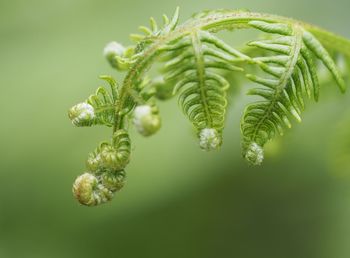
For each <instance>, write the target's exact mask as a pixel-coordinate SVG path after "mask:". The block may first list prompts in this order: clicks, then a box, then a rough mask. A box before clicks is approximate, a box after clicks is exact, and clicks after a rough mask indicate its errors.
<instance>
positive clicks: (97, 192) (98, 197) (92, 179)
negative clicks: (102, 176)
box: [73, 173, 113, 206]
mask: <svg viewBox="0 0 350 258" xmlns="http://www.w3.org/2000/svg"><path fill="white" fill-rule="evenodd" d="M73 194H74V196H75V198H77V200H78V201H79V202H80V203H81V204H83V205H86V206H95V205H98V204H101V203H105V202H107V201H109V200H110V199H112V197H113V192H112V191H110V190H109V189H108V188H106V187H105V186H104V185H102V184H100V183H99V182H98V179H97V178H96V176H94V175H92V174H90V173H84V174H82V175H80V176H79V177H78V178H77V179H76V180H75V182H74V184H73Z"/></svg>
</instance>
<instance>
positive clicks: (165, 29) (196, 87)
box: [69, 8, 350, 206]
mask: <svg viewBox="0 0 350 258" xmlns="http://www.w3.org/2000/svg"><path fill="white" fill-rule="evenodd" d="M178 19H179V8H177V9H176V11H175V13H174V15H173V17H172V18H171V19H169V18H168V17H167V16H166V15H163V25H162V26H161V27H160V26H158V24H157V23H156V21H155V19H153V18H151V19H150V28H148V27H144V26H141V27H140V31H141V32H142V33H143V34H132V35H131V38H132V40H133V41H134V42H135V44H134V45H131V46H129V47H124V46H122V45H121V44H119V43H117V42H111V43H109V44H108V45H107V46H106V47H105V49H104V55H105V57H106V58H107V60H108V61H109V63H110V65H111V66H112V67H113V68H115V69H116V70H117V71H124V72H126V75H125V79H124V81H123V83H121V84H118V83H117V82H116V81H115V80H114V79H113V78H112V77H111V76H102V77H101V78H102V79H103V80H105V81H106V82H107V83H108V84H109V85H110V92H108V91H107V90H106V89H105V88H103V87H100V88H98V89H97V91H96V93H95V94H94V95H91V96H90V97H89V98H88V99H87V100H86V101H85V102H83V103H79V104H77V105H75V106H74V107H72V108H71V109H70V110H69V118H70V119H71V120H72V123H73V125H75V126H92V125H105V126H108V127H112V128H113V129H112V137H111V141H110V142H103V143H101V144H99V145H98V147H97V148H96V150H95V151H94V152H92V153H91V154H90V155H89V157H88V160H87V165H86V167H87V172H85V173H84V174H82V175H81V176H79V177H78V178H77V179H76V181H75V182H74V185H73V193H74V195H75V197H76V198H77V199H78V201H79V202H80V203H81V204H83V205H87V206H95V205H98V204H101V203H105V202H107V201H109V200H110V199H111V198H112V197H113V195H114V193H115V192H117V191H119V190H120V189H121V188H122V187H123V186H124V184H125V178H126V177H125V171H124V169H125V167H126V165H127V164H128V163H129V160H130V152H131V142H130V138H129V135H128V128H129V122H130V121H132V123H133V124H134V126H135V127H136V129H137V131H138V132H139V133H140V134H142V135H143V136H151V135H153V134H154V133H156V132H157V131H158V130H159V129H160V127H161V120H160V115H159V108H158V107H157V100H166V99H170V98H172V97H174V96H177V97H178V102H179V105H180V106H181V108H182V110H183V112H184V114H185V115H186V116H187V118H188V120H189V121H190V123H191V124H192V125H193V127H194V129H195V130H196V133H197V135H198V138H199V146H200V148H202V149H203V150H205V151H211V150H217V149H219V148H220V146H221V144H222V142H223V139H222V133H223V129H224V126H225V112H226V108H227V98H228V97H230V96H228V91H227V90H228V88H229V87H235V86H236V85H230V80H228V79H227V77H226V76H225V74H228V73H242V74H245V75H246V78H247V79H248V80H250V81H252V82H254V83H256V84H257V85H258V86H257V87H256V88H253V89H250V90H249V91H248V95H256V96H259V97H261V100H260V101H256V102H253V103H250V104H248V106H247V107H246V108H245V110H244V112H243V116H242V119H241V133H242V153H243V156H244V157H245V159H246V160H247V161H248V162H249V163H250V164H252V165H260V164H261V163H262V161H263V158H264V151H263V148H264V145H265V144H266V143H267V142H268V141H270V140H271V139H273V138H274V136H275V135H276V134H280V135H283V133H284V131H285V129H286V128H290V127H291V124H292V121H291V119H292V118H294V119H295V120H297V121H298V122H300V121H301V113H302V111H303V110H304V99H305V98H311V97H313V99H314V100H315V101H318V99H319V92H320V81H319V76H318V73H319V71H318V67H319V66H318V64H317V63H318V62H319V61H320V62H322V63H323V64H324V66H325V67H326V68H327V70H328V71H329V72H330V74H331V75H332V76H333V78H334V81H335V83H336V84H337V85H338V87H339V89H340V91H341V92H345V89H346V87H345V82H344V79H343V78H342V75H343V74H342V72H341V71H340V69H338V68H337V64H336V58H334V57H335V56H342V58H343V60H345V62H346V63H347V65H348V66H349V63H350V62H349V61H350V41H348V40H347V39H345V38H343V37H340V36H337V35H335V34H332V33H330V32H327V31H325V30H323V29H320V28H318V27H315V26H313V25H310V24H307V23H303V22H300V21H296V20H292V19H289V18H285V17H280V16H275V15H269V14H260V13H254V12H248V11H240V10H214V11H205V12H201V13H198V14H195V15H194V16H193V17H192V18H190V19H189V20H187V21H185V22H184V23H183V24H181V25H179V24H178ZM240 29H255V30H257V31H260V32H261V33H262V34H263V35H264V37H263V38H262V39H257V40H254V41H251V42H248V44H247V45H248V46H249V47H250V48H253V49H256V50H259V51H251V52H250V51H243V50H242V51H240V50H238V49H235V48H233V47H232V46H230V45H228V44H227V43H225V42H224V41H223V40H221V39H219V38H218V37H217V36H216V35H215V34H216V33H217V32H219V31H223V30H240ZM257 53H258V54H257ZM155 63H162V69H161V70H160V74H159V76H158V77H156V78H152V77H151V76H150V73H149V70H150V68H151V67H152V65H153V64H155ZM247 67H248V68H249V67H258V68H259V69H260V70H261V71H260V72H259V71H257V70H256V69H255V70H253V71H255V72H256V73H255V74H253V73H252V72H250V73H249V72H248V71H247ZM259 69H258V70H259Z"/></svg>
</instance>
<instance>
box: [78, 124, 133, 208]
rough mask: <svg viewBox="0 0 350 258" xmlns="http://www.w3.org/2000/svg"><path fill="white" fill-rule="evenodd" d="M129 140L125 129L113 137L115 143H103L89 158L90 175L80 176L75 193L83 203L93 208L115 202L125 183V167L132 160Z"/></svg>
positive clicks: (87, 164) (87, 173)
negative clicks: (114, 196)
mask: <svg viewBox="0 0 350 258" xmlns="http://www.w3.org/2000/svg"><path fill="white" fill-rule="evenodd" d="M130 150H131V144H130V138H129V135H128V133H127V132H126V131H125V130H118V131H116V132H115V133H114V134H113V138H112V143H108V142H103V143H101V144H100V145H99V146H98V147H97V149H96V150H95V151H94V152H92V153H91V154H90V155H89V158H88V160H87V162H86V166H87V169H88V172H86V173H84V174H83V175H81V176H79V177H78V178H77V179H76V181H75V183H74V186H73V193H74V195H75V196H76V198H77V199H78V200H79V202H80V203H82V204H84V205H87V206H93V205H98V204H100V203H104V202H106V201H108V200H110V199H112V197H113V195H114V193H115V192H116V191H119V190H120V189H121V188H122V187H123V186H124V184H125V177H126V176H125V172H124V168H125V167H126V165H127V164H128V163H129V160H130Z"/></svg>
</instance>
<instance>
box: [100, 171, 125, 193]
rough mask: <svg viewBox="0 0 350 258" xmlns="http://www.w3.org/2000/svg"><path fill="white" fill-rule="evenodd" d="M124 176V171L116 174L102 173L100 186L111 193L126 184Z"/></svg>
mask: <svg viewBox="0 0 350 258" xmlns="http://www.w3.org/2000/svg"><path fill="white" fill-rule="evenodd" d="M125 179H126V174H125V171H124V170H121V171H117V172H108V173H103V175H102V184H103V185H104V186H106V187H107V188H108V189H109V190H111V191H112V192H116V191H119V190H120V189H122V188H123V187H124V185H125V182H126V180H125Z"/></svg>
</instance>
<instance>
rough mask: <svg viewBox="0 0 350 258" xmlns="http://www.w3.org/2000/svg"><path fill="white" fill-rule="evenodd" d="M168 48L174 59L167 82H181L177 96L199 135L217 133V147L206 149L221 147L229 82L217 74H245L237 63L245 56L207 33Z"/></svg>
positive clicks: (196, 35)
mask: <svg viewBox="0 0 350 258" xmlns="http://www.w3.org/2000/svg"><path fill="white" fill-rule="evenodd" d="M167 49H168V51H171V52H170V54H169V56H170V57H171V60H170V61H168V62H167V63H166V64H165V69H164V71H165V76H164V77H165V81H169V80H175V81H178V82H177V84H176V85H175V87H174V94H176V93H178V92H179V93H180V94H179V104H180V106H181V107H182V109H183V111H184V113H185V114H186V115H187V117H188V118H189V120H190V121H191V123H192V124H193V126H194V127H195V129H196V130H197V132H198V135H199V136H200V135H201V132H202V131H203V130H207V129H212V130H214V132H215V134H217V135H216V137H217V138H218V139H219V140H218V141H217V144H209V145H208V144H200V146H201V147H202V148H203V149H205V150H211V149H217V148H219V147H220V145H221V134H222V130H223V128H224V120H225V112H226V105H227V99H226V91H227V89H228V87H229V83H228V82H227V81H226V79H225V78H224V77H223V76H222V75H220V74H219V73H218V72H217V71H218V70H228V71H242V69H241V68H239V67H237V66H236V65H235V63H237V62H238V61H242V60H243V59H244V58H245V56H244V55H243V54H241V53H240V52H239V51H237V50H235V49H233V48H231V47H230V46H228V45H227V44H226V43H224V42H222V41H221V40H219V39H218V38H216V37H215V36H213V35H211V34H210V33H208V32H193V33H192V34H190V35H188V36H187V38H186V39H182V40H181V42H175V43H174V44H172V45H169V46H167ZM201 139H202V140H201V142H202V141H203V139H205V138H203V137H201Z"/></svg>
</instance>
